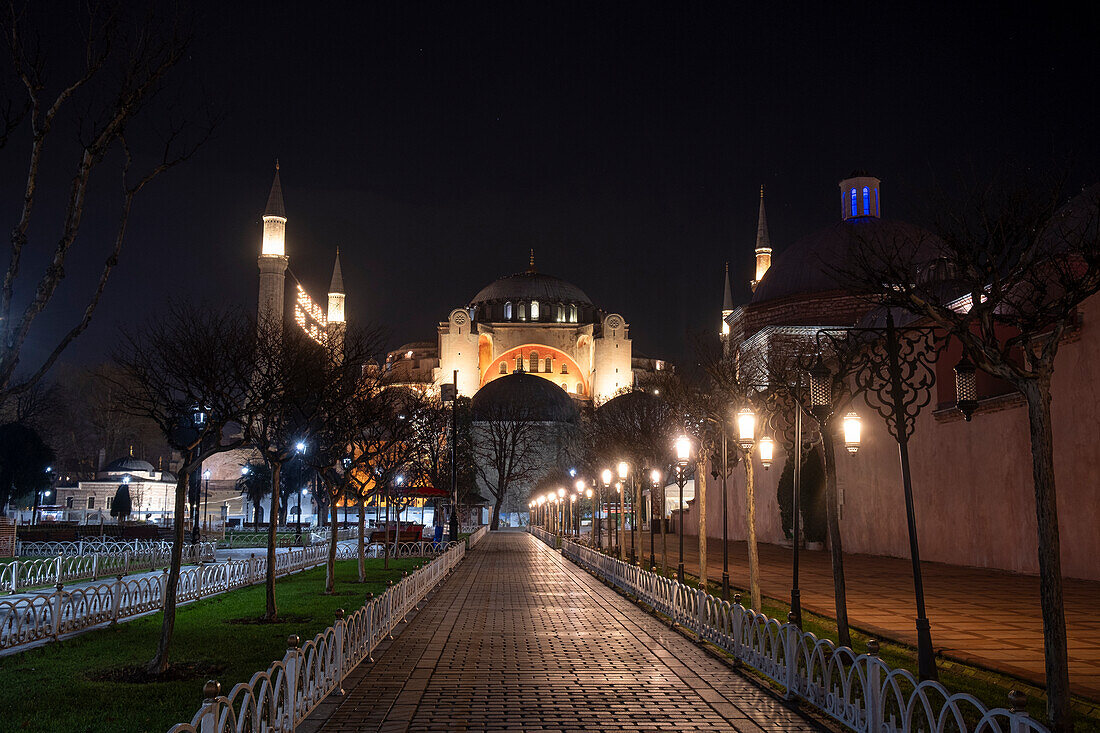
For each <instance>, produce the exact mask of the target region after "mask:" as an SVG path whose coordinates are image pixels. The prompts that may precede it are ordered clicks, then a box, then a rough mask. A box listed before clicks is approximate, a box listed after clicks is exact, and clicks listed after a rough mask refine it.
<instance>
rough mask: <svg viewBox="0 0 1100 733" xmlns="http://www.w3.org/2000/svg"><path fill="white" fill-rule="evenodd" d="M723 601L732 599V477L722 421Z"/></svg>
mask: <svg viewBox="0 0 1100 733" xmlns="http://www.w3.org/2000/svg"><path fill="white" fill-rule="evenodd" d="M720 432H721V435H722V465H721V467H720V469H719V470H720V471H721V473H722V600H724V601H728V600H729V599H730V539H729V527H730V522H729V488H728V485H727V481H728V480H729V475H730V463H729V445H728V442H727V437H726V423H725V420H723V421H722V429H721V431H720Z"/></svg>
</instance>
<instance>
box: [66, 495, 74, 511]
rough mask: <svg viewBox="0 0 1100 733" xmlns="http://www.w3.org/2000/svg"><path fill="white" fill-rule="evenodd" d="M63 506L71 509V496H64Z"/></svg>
mask: <svg viewBox="0 0 1100 733" xmlns="http://www.w3.org/2000/svg"><path fill="white" fill-rule="evenodd" d="M65 508H66V509H72V508H73V497H71V496H68V497H66V498H65Z"/></svg>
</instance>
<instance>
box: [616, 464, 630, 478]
mask: <svg viewBox="0 0 1100 733" xmlns="http://www.w3.org/2000/svg"><path fill="white" fill-rule="evenodd" d="M629 475H630V464H629V463H627V462H626V461H619V480H620V481H625V480H626V477H627V476H629Z"/></svg>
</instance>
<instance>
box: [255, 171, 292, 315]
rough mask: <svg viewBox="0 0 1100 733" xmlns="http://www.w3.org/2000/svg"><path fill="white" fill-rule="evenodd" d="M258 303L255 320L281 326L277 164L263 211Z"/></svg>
mask: <svg viewBox="0 0 1100 733" xmlns="http://www.w3.org/2000/svg"><path fill="white" fill-rule="evenodd" d="M258 261H259V265H260V301H259V305H258V306H257V308H256V317H257V320H258V321H259V322H260V323H270V324H272V325H274V324H281V323H282V321H283V313H284V310H283V308H284V306H283V298H284V295H285V293H286V268H287V265H288V264H289V263H290V258H289V257H287V256H286V209H285V208H284V207H283V187H282V184H280V183H279V162H278V161H275V180H274V181H273V182H272V183H271V194H270V195H269V196H268V197H267V208H266V209H264V238H263V244H262V245H261V248H260V257H259V260H258Z"/></svg>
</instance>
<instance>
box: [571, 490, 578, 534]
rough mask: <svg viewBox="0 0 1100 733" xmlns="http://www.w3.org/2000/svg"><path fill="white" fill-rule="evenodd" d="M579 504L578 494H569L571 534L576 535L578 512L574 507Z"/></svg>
mask: <svg viewBox="0 0 1100 733" xmlns="http://www.w3.org/2000/svg"><path fill="white" fill-rule="evenodd" d="M576 506H577V495H576V494H570V495H569V535H570V536H571V537H575V536H576V534H577V526H576V524H577V512H576V509H575V508H574V507H576Z"/></svg>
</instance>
